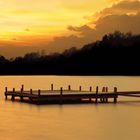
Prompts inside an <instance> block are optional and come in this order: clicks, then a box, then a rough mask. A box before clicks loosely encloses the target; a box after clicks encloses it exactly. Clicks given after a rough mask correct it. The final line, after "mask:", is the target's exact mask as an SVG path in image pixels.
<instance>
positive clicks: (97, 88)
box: [95, 86, 99, 103]
mask: <svg viewBox="0 0 140 140" xmlns="http://www.w3.org/2000/svg"><path fill="white" fill-rule="evenodd" d="M98 92H99V87H98V86H97V87H96V100H95V102H96V103H98Z"/></svg>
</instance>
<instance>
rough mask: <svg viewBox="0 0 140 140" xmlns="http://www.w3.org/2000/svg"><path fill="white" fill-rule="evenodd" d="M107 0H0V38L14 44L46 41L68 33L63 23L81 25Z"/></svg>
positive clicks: (103, 6) (33, 43)
mask: <svg viewBox="0 0 140 140" xmlns="http://www.w3.org/2000/svg"><path fill="white" fill-rule="evenodd" d="M111 3H112V1H111V0H51V1H50V0H28V1H26V0H1V1H0V7H1V9H0V41H1V42H8V43H12V44H13V45H15V46H18V45H20V46H26V45H28V46H32V45H37V44H39V43H41V42H46V43H47V42H49V41H50V40H52V38H53V37H55V36H61V35H69V34H70V31H68V30H67V27H68V26H70V25H73V26H82V25H84V24H85V23H87V22H88V20H87V18H86V17H88V16H91V15H93V14H95V13H97V12H99V11H101V10H102V9H104V8H106V7H108V6H110V4H111Z"/></svg>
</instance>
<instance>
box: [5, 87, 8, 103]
mask: <svg viewBox="0 0 140 140" xmlns="http://www.w3.org/2000/svg"><path fill="white" fill-rule="evenodd" d="M7 92H8V88H7V87H5V99H6V100H7Z"/></svg>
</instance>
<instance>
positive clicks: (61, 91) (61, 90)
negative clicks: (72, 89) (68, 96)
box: [60, 87, 63, 96]
mask: <svg viewBox="0 0 140 140" xmlns="http://www.w3.org/2000/svg"><path fill="white" fill-rule="evenodd" d="M60 95H61V96H62V95H63V88H62V87H61V88H60Z"/></svg>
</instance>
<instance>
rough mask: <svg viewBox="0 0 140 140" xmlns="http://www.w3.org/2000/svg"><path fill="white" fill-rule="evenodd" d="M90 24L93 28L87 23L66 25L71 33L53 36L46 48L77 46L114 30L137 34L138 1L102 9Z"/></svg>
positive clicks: (139, 29) (139, 3)
mask: <svg viewBox="0 0 140 140" xmlns="http://www.w3.org/2000/svg"><path fill="white" fill-rule="evenodd" d="M91 23H92V24H91ZM90 25H95V28H91V26H89V25H88V24H87V25H83V26H80V27H75V26H68V28H67V29H68V30H69V31H71V32H72V33H73V35H70V36H62V37H58V38H55V39H54V40H53V41H52V42H51V43H49V44H48V48H54V49H58V48H59V51H60V50H64V49H65V48H70V47H73V46H76V47H78V48H79V47H82V46H83V45H84V44H87V43H90V42H94V41H96V40H98V39H100V38H101V37H102V36H103V35H104V34H108V33H111V32H114V31H116V30H119V31H122V32H124V33H126V32H132V33H134V34H139V33H140V28H139V25H140V1H136V0H134V1H132V0H129V1H121V2H118V3H116V4H114V5H113V6H111V7H110V8H106V9H104V10H102V11H101V12H100V13H99V18H98V20H97V21H96V22H95V21H94V19H91V21H90ZM75 33H76V34H75Z"/></svg>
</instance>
